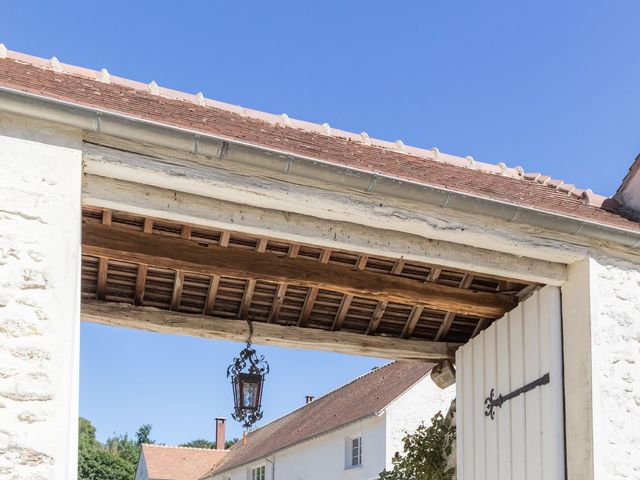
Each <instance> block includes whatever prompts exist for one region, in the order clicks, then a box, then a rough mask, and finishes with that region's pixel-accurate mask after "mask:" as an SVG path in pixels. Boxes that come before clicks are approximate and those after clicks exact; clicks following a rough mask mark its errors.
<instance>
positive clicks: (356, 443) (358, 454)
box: [347, 436, 362, 467]
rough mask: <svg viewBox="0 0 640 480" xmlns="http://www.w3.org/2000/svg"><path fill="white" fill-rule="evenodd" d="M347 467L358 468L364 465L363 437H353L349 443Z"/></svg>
mask: <svg viewBox="0 0 640 480" xmlns="http://www.w3.org/2000/svg"><path fill="white" fill-rule="evenodd" d="M347 454H348V457H347V466H348V467H358V466H360V465H362V437H360V436H358V437H351V438H350V439H349V442H348V450H347Z"/></svg>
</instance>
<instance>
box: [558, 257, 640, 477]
mask: <svg viewBox="0 0 640 480" xmlns="http://www.w3.org/2000/svg"><path fill="white" fill-rule="evenodd" d="M562 293H563V335H564V339H563V342H564V366H565V411H566V442H567V473H568V480H590V479H600V478H640V456H639V455H638V452H640V258H639V259H638V261H637V262H629V261H623V260H621V259H617V258H615V257H614V256H611V257H607V256H604V255H602V256H600V257H598V258H597V259H596V258H589V259H586V260H583V261H582V262H580V263H578V264H576V265H572V266H571V267H570V268H569V282H567V284H566V285H565V286H564V287H563V289H562Z"/></svg>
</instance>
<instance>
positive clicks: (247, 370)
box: [227, 321, 269, 428]
mask: <svg viewBox="0 0 640 480" xmlns="http://www.w3.org/2000/svg"><path fill="white" fill-rule="evenodd" d="M247 323H248V324H249V338H248V339H247V346H246V347H245V348H244V349H243V350H242V351H241V352H240V355H239V356H237V357H236V358H234V359H233V363H232V364H231V365H229V368H227V378H229V377H231V385H232V387H233V402H234V407H235V408H234V412H233V413H232V414H231V416H232V417H233V418H234V419H235V420H237V421H238V422H241V423H242V426H244V427H245V428H250V427H251V426H252V425H253V424H254V423H256V422H257V421H258V420H260V419H261V418H262V387H263V384H264V377H265V375H267V374H268V373H269V364H268V363H267V361H266V360H265V358H264V355H260V356H258V354H257V353H256V351H255V349H254V348H253V347H252V346H251V337H252V336H253V325H252V324H251V322H250V321H248V322H247Z"/></svg>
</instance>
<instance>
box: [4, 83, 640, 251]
mask: <svg viewBox="0 0 640 480" xmlns="http://www.w3.org/2000/svg"><path fill="white" fill-rule="evenodd" d="M0 111H2V112H6V113H13V114H17V115H23V116H27V117H31V118H35V119H41V120H47V121H50V122H55V123H58V124H61V125H65V126H69V127H75V128H79V129H82V130H87V131H91V132H96V133H103V134H106V135H111V136H114V137H119V138H124V139H128V140H134V141H138V142H143V143H148V144H153V145H157V146H161V147H166V148H171V149H175V150H179V151H182V152H187V153H191V154H196V153H198V154H202V155H205V156H213V157H216V158H218V159H222V160H229V161H231V162H237V163H240V164H245V165H249V166H253V167H258V168H262V169H268V170H272V171H274V172H277V173H279V174H284V175H292V176H296V177H303V178H309V179H313V180H322V181H323V182H325V183H329V184H332V185H337V186H341V187H344V188H350V189H353V190H359V191H362V192H366V193H373V192H375V193H381V194H384V195H390V196H393V197H396V198H401V199H403V200H411V201H415V202H418V203H427V204H430V205H434V206H439V207H442V208H451V209H455V210H459V211H462V212H466V213H472V214H480V215H486V216H490V217H493V218H497V219H500V220H504V221H506V222H511V223H518V224H527V225H532V226H536V227H539V228H544V229H548V230H553V231H556V232H561V233H566V234H570V235H581V236H583V237H587V238H591V239H594V240H599V241H609V242H614V243H617V244H621V245H625V246H628V247H633V248H637V247H640V231H633V230H627V229H624V228H620V227H615V226H611V225H604V224H600V223H597V222H594V221H590V220H582V219H578V218H574V217H570V216H568V215H563V214H559V213H552V212H547V211H544V210H540V209H536V208H532V207H526V206H520V205H516V204H513V203H509V202H505V201H501V200H496V199H489V198H485V197H480V196H477V195H473V194H469V193H462V192H456V191H453V190H447V189H445V188H442V187H436V186H431V185H425V184H422V183H418V182H415V181H411V180H405V179H402V178H398V177H393V176H390V175H385V174H382V173H376V172H370V171H366V170H362V169H358V168H353V167H347V166H342V165H336V164H334V163H330V162H326V161H323V160H318V159H315V158H311V157H305V156H302V155H296V154H291V153H286V152H282V151H278V150H275V149H271V148H268V147H262V146H257V145H253V144H250V143H246V142H242V141H239V140H236V139H231V138H225V137H224V136H219V135H212V134H209V133H204V132H198V131H194V130H189V129H185V128H180V127H175V126H170V125H166V124H162V123H158V122H153V121H149V120H145V119H140V118H136V117H132V116H128V115H124V114H121V113H117V112H110V111H108V110H102V109H99V108H95V107H87V106H83V105H77V104H74V103H71V102H67V101H64V100H56V99H51V98H48V97H45V96H42V95H37V94H32V93H27V92H22V91H19V90H15V89H11V88H6V87H0Z"/></svg>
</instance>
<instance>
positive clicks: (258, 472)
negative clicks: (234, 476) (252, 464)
mask: <svg viewBox="0 0 640 480" xmlns="http://www.w3.org/2000/svg"><path fill="white" fill-rule="evenodd" d="M265 478H267V477H266V476H265V468H264V465H262V466H261V467H258V468H253V469H251V480H265Z"/></svg>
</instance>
